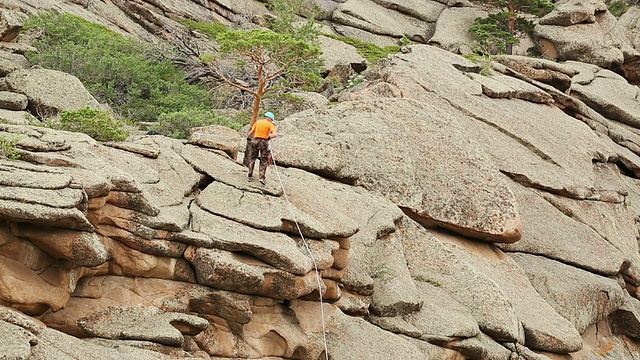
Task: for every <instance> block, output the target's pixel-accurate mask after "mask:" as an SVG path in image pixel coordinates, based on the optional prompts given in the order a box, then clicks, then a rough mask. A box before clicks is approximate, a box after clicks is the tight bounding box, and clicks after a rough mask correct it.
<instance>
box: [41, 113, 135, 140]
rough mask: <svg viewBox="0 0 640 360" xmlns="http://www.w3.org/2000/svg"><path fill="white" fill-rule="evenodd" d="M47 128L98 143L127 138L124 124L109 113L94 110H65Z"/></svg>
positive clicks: (127, 133)
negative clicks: (85, 135)
mask: <svg viewBox="0 0 640 360" xmlns="http://www.w3.org/2000/svg"><path fill="white" fill-rule="evenodd" d="M49 126H50V127H51V128H54V129H58V130H66V131H73V132H79V133H84V134H87V135H89V136H91V137H92V138H94V139H96V140H98V141H122V140H124V139H126V138H127V137H128V136H129V131H127V130H126V129H124V124H123V123H122V122H119V121H117V120H115V119H114V118H113V117H112V116H111V114H110V113H108V112H106V111H101V110H95V109H81V110H66V111H63V112H61V113H60V119H59V120H57V121H51V122H50V123H49Z"/></svg>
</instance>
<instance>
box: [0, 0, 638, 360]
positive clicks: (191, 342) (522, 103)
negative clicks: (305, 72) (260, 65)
mask: <svg viewBox="0 0 640 360" xmlns="http://www.w3.org/2000/svg"><path fill="white" fill-rule="evenodd" d="M310 3H311V2H310ZM313 3H314V4H318V5H320V6H321V7H322V8H324V9H326V10H327V14H324V15H323V16H324V17H325V18H326V19H330V20H331V21H333V25H336V24H338V25H336V26H334V27H333V30H331V31H335V32H336V33H340V34H343V35H350V36H355V37H358V38H360V39H368V40H370V41H372V42H375V43H378V44H380V45H385V46H386V45H394V44H397V41H398V40H399V39H400V38H401V37H402V36H407V37H409V38H412V39H413V40H414V41H417V42H428V41H430V40H432V41H434V44H435V43H438V44H440V46H442V47H445V48H447V49H449V50H451V51H453V52H463V51H465V49H466V47H465V46H466V45H468V42H469V41H470V39H469V38H468V37H467V35H468V32H467V31H466V29H465V26H464V25H460V24H463V23H464V22H469V21H472V20H473V19H472V16H471V15H469V14H475V13H478V10H477V9H476V8H473V7H470V6H469V5H470V4H469V3H466V2H463V1H440V2H432V1H426V2H417V1H412V0H411V1H387V0H376V1H365V0H357V1H356V0H349V1H313ZM445 3H446V4H445ZM557 5H558V6H557V9H556V11H555V12H554V13H551V14H549V16H548V17H546V18H545V19H543V20H541V22H540V24H539V25H538V28H537V31H538V32H539V34H540V37H541V38H544V39H547V40H543V43H544V44H547V45H549V49H553V50H554V51H556V52H557V53H558V54H560V55H558V56H557V57H556V58H558V59H562V58H563V56H564V58H567V59H570V58H571V59H573V58H576V59H580V60H582V61H589V62H592V63H595V64H597V65H600V66H602V67H611V68H612V69H614V68H615V67H617V66H619V65H620V66H621V69H614V70H616V71H618V72H620V73H622V74H624V75H625V76H626V77H627V79H630V78H629V76H628V74H631V73H632V71H633V64H634V61H635V56H636V55H637V54H636V53H635V52H634V50H633V49H632V48H631V47H630V46H629V43H628V42H627V40H624V38H623V37H622V33H621V31H620V28H621V27H622V26H624V27H625V28H626V29H631V32H630V33H631V35H633V29H634V28H635V25H634V22H633V19H630V18H629V17H627V18H626V20H625V21H626V22H623V21H620V22H619V23H616V22H615V21H614V19H613V18H612V17H611V15H610V14H609V13H608V12H607V11H606V10H605V7H603V6H604V4H603V3H601V2H598V1H590V2H582V3H578V2H577V1H565V2H559V3H558V4H557ZM9 7H10V8H12V9H16V11H21V12H22V13H35V12H38V11H45V10H47V11H55V12H69V13H72V14H75V15H78V16H81V17H85V18H87V19H89V20H91V21H93V22H96V23H101V24H104V25H106V26H108V27H109V28H111V29H114V30H115V31H117V32H119V33H122V34H129V35H133V36H135V37H138V38H142V39H151V38H153V37H154V36H155V34H157V33H160V32H161V31H160V30H162V31H165V30H167V29H170V28H178V27H181V25H180V23H179V21H180V20H182V19H185V18H188V19H192V20H196V21H220V22H222V23H225V24H232V23H235V22H240V21H241V19H244V20H243V21H245V24H244V26H253V25H249V24H248V23H247V22H252V23H253V24H262V25H264V24H265V23H264V21H265V17H264V15H265V14H267V13H268V11H267V8H266V6H265V4H264V3H262V2H256V1H250V0H246V1H210V2H204V1H199V0H198V1H190V0H180V1H170V2H167V1H136V2H129V1H121V0H113V1H109V2H100V1H84V0H82V1H55V2H54V1H42V2H41V3H40V4H38V6H37V9H36V5H34V4H33V3H29V2H25V1H16V0H0V9H2V10H4V9H5V8H9ZM462 14H465V15H464V16H463V15H462ZM12 16H13V14H10V13H5V12H4V11H0V35H1V34H4V35H3V36H5V37H6V38H7V39H8V38H11V37H12V36H13V35H12V34H13V31H15V30H16V29H18V28H19V27H20V26H21V24H20V21H15V20H16V18H13V17H12ZM18 17H19V15H18ZM453 18H455V20H456V21H457V22H451V23H450V20H449V19H453ZM18 20H19V19H18ZM326 28H327V29H331V27H330V26H327V27H326ZM446 29H450V30H447V31H445V30H446ZM451 29H454V30H451ZM167 31H168V30H167ZM445 32H446V33H447V34H445V35H443V34H444V33H445ZM152 33H153V34H154V35H151V34H152ZM547 34H548V35H549V36H548V37H545V36H544V35H547ZM585 34H590V35H589V36H590V37H588V38H582V37H581V36H584V35H585ZM445 37H447V38H446V39H444V38H445ZM571 37H572V38H571ZM565 40H566V42H565ZM630 43H633V41H631V42H630ZM18 45H20V46H23V45H21V44H18ZM18 45H16V46H15V47H10V46H8V47H6V48H7V49H14V50H12V51H16V52H19V51H23V50H24V49H27V47H26V45H24V47H20V46H18ZM332 46H333V45H331V44H328V45H327V44H325V45H324V47H325V48H327V47H332ZM20 49H23V50H20ZM576 49H577V50H576ZM350 50H353V49H352V48H350ZM574 50H575V51H574ZM340 52H341V54H340V55H342V53H346V52H347V50H346V48H345V50H341V51H340ZM565 52H568V55H567V54H565ZM548 54H549V53H548ZM548 54H547V55H548ZM337 58H338V55H330V57H329V60H338V59H337ZM349 59H351V60H349ZM353 59H356V60H353ZM340 61H344V62H346V63H349V64H354V61H356V62H360V63H358V66H364V65H361V63H362V58H361V57H358V55H356V54H355V53H352V54H351V55H349V58H348V60H340ZM625 66H626V68H625ZM492 68H493V70H491V71H490V72H491V74H492V76H491V77H485V76H482V75H480V71H481V66H480V65H478V64H475V63H472V62H470V61H468V60H466V59H464V58H461V57H459V56H456V55H454V54H452V53H450V52H447V51H445V50H443V49H438V48H435V47H431V46H424V45H414V46H408V47H404V48H403V53H402V54H396V55H391V56H389V57H388V58H387V59H385V60H383V61H381V62H380V63H378V64H377V65H375V66H374V67H373V68H372V69H371V71H369V72H368V73H366V74H365V75H366V81H365V82H363V83H362V84H361V85H359V86H356V87H353V88H351V89H349V90H347V91H343V92H341V93H340V94H334V95H335V96H334V97H333V98H332V100H336V99H338V100H339V101H340V103H339V104H337V105H333V104H328V103H327V101H314V104H315V105H313V106H312V109H311V110H307V111H306V112H300V113H297V114H294V115H292V116H289V117H287V118H286V119H284V120H283V121H281V122H278V127H279V137H278V138H277V139H276V140H274V141H273V144H272V145H273V148H274V156H275V158H276V161H277V164H278V167H277V168H275V167H271V168H270V170H269V175H268V182H267V184H266V185H264V186H263V185H259V184H256V183H248V182H246V178H245V177H246V172H245V171H246V170H245V169H244V167H243V166H242V165H240V164H239V163H237V162H236V161H235V158H236V155H237V152H238V149H239V147H240V146H239V145H241V144H239V141H238V140H240V141H241V140H242V139H241V138H240V137H239V134H238V133H237V132H236V131H234V130H228V129H221V128H216V127H211V128H206V129H196V130H194V136H192V139H191V140H190V141H189V142H188V143H184V142H182V141H177V140H171V139H167V138H164V137H162V136H132V137H131V138H129V139H128V140H127V141H125V142H119V143H104V144H103V143H99V142H96V141H94V140H93V139H90V138H89V137H87V136H84V135H80V134H72V133H67V132H61V131H54V130H50V129H46V128H42V127H30V126H11V125H4V124H1V125H0V136H2V137H6V138H10V139H11V138H15V140H16V150H17V153H18V154H19V155H20V156H21V158H20V160H18V161H8V160H0V184H1V185H2V186H0V221H1V222H0V254H1V256H0V304H2V305H3V306H4V305H8V306H11V308H8V307H7V308H5V307H0V338H1V340H2V341H0V356H9V357H13V358H29V359H33V360H41V359H64V360H67V359H69V360H80V359H86V358H87V357H88V356H90V357H94V358H96V359H128V358H136V359H169V358H172V359H175V358H187V359H188V358H204V359H209V358H210V359H221V358H237V359H247V358H252V359H253V358H255V359H267V358H295V359H309V360H311V359H314V360H315V359H318V358H324V355H325V353H324V352H325V343H324V340H325V336H326V340H327V343H326V351H327V352H328V356H329V357H330V358H334V359H362V358H365V357H366V358H367V359H381V360H382V359H385V360H388V359H403V360H404V359H424V358H432V359H449V360H461V359H464V358H469V359H516V358H518V359H535V360H542V359H556V358H567V357H572V358H574V359H589V360H591V359H593V360H598V359H601V358H603V357H605V356H604V355H606V356H608V357H609V358H615V359H623V360H626V359H634V357H633V355H632V353H633V352H634V351H636V350H635V346H637V344H635V342H636V339H638V338H640V334H639V332H638V329H637V328H638V327H639V326H638V309H636V307H637V300H636V299H637V298H640V291H638V287H639V286H640V270H639V265H640V255H639V250H638V244H637V238H638V237H639V235H638V225H637V218H638V216H639V215H640V210H638V207H637V206H635V205H634V202H638V201H640V190H638V189H639V188H638V180H637V179H638V177H639V176H640V156H639V154H640V132H639V131H638V129H637V126H636V125H637V124H636V122H637V119H636V117H637V114H636V113H637V112H638V111H637V110H638V105H637V96H636V95H637V89H636V88H635V87H634V86H633V85H630V84H629V83H627V81H626V80H625V78H623V77H622V76H620V75H617V74H615V73H613V72H611V71H608V70H603V69H602V68H601V67H598V66H595V65H589V64H584V63H576V62H572V63H571V62H569V63H554V62H552V61H548V60H542V59H536V60H530V59H524V58H521V57H507V58H505V59H502V64H494V65H493V67H492ZM360 70H361V69H359V70H358V71H360ZM51 74H52V73H51V72H50V71H47V70H45V69H31V68H29V64H27V63H26V61H25V59H24V57H23V56H21V55H16V54H8V53H7V54H2V55H0V76H2V77H4V78H3V79H1V81H0V89H2V90H3V91H5V90H8V91H11V93H1V92H0V107H5V109H3V110H5V111H7V113H4V114H0V117H3V118H5V117H6V118H11V120H10V121H11V122H13V123H23V122H24V121H22V119H23V115H24V114H32V113H33V114H35V115H38V116H39V117H42V115H43V114H44V113H36V111H38V109H40V110H42V109H43V108H42V106H40V107H39V108H37V107H34V106H35V105H34V104H36V103H42V104H47V106H49V107H48V108H47V109H49V110H47V114H48V111H51V112H52V113H53V112H57V111H59V110H63V109H67V108H74V107H75V106H81V105H82V106H84V104H89V105H90V106H92V107H95V106H98V105H97V103H95V102H93V101H92V100H91V98H89V97H86V95H87V93H86V90H84V89H83V88H81V85H80V84H78V83H77V81H76V80H77V79H76V80H74V79H71V78H68V77H67V76H65V75H61V74H57V75H60V78H59V79H61V81H64V82H65V84H67V85H63V86H62V87H60V88H65V86H66V87H69V88H75V89H77V90H78V91H77V92H76V95H72V96H71V97H72V98H73V99H71V98H68V99H67V98H64V97H62V98H61V97H60V96H61V95H60V94H59V93H58V92H56V91H52V89H49V88H47V87H43V86H41V85H40V84H41V83H40V81H42V80H43V79H45V77H44V76H45V75H47V76H48V75H51ZM23 76H24V77H25V78H31V80H33V84H35V85H31V84H32V83H31V80H30V81H25V82H23V81H18V78H22V77H23ZM49 79H50V78H49ZM47 81H52V80H47ZM60 88H58V87H56V89H60ZM54 90H55V89H54ZM40 92H42V93H40ZM15 94H22V95H15ZM77 94H81V95H77ZM64 95H66V94H64ZM318 96H319V95H318ZM25 97H26V99H27V100H26V101H27V102H26V103H25ZM83 99H84V100H83ZM3 100H6V101H3ZM63 100H64V101H63ZM25 106H26V108H25ZM8 108H13V109H16V110H8ZM20 109H26V110H25V111H21V110H20ZM47 114H45V115H47ZM493 243H499V244H498V245H495V244H493ZM316 269H317V271H318V272H317V273H316ZM319 299H322V300H323V302H322V304H320V302H319V301H318V300H319ZM321 309H322V311H321ZM607 323H609V324H611V329H612V331H613V332H612V333H607V332H606V330H604V329H606V328H607V326H606V325H607ZM622 335H624V336H622ZM85 337H94V339H93V340H80V339H79V338H85ZM581 347H582V349H581ZM549 351H551V352H553V353H555V354H552V353H550V352H549ZM538 352H540V353H538ZM88 354H89V355H88ZM602 354H604V355H602ZM601 355H602V356H601ZM636 357H637V356H636Z"/></svg>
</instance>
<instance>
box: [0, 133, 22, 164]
mask: <svg viewBox="0 0 640 360" xmlns="http://www.w3.org/2000/svg"><path fill="white" fill-rule="evenodd" d="M17 144H18V138H17V137H12V136H4V135H0V158H5V159H9V160H18V159H20V152H19V151H18V148H17Z"/></svg>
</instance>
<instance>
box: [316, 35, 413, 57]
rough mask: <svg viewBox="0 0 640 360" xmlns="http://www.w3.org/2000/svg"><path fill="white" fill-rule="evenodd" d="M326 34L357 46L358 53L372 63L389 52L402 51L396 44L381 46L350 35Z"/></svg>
mask: <svg viewBox="0 0 640 360" xmlns="http://www.w3.org/2000/svg"><path fill="white" fill-rule="evenodd" d="M325 35H326V36H328V37H330V38H332V39H336V40H340V41H342V42H344V43H347V44H349V45H351V46H353V47H355V48H356V49H357V50H358V53H360V55H362V56H363V57H364V58H365V59H367V61H369V62H370V63H375V62H377V61H378V60H380V59H384V58H385V57H387V55H389V54H394V53H397V52H399V51H400V46H396V45H393V46H385V47H380V46H378V45H375V44H371V43H368V42H364V41H362V40H359V39H356V38H352V37H348V36H338V35H333V34H325ZM406 40H408V39H406ZM406 40H404V38H403V43H404V42H405V41H406ZM407 44H408V42H407Z"/></svg>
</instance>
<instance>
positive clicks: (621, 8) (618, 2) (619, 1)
mask: <svg viewBox="0 0 640 360" xmlns="http://www.w3.org/2000/svg"><path fill="white" fill-rule="evenodd" d="M630 7H631V6H630V5H629V3H627V1H625V0H614V1H612V2H610V3H609V6H607V8H608V9H609V12H610V13H611V14H613V16H615V17H617V18H619V17H620V16H622V14H624V13H626V12H627V10H629V8H630Z"/></svg>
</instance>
